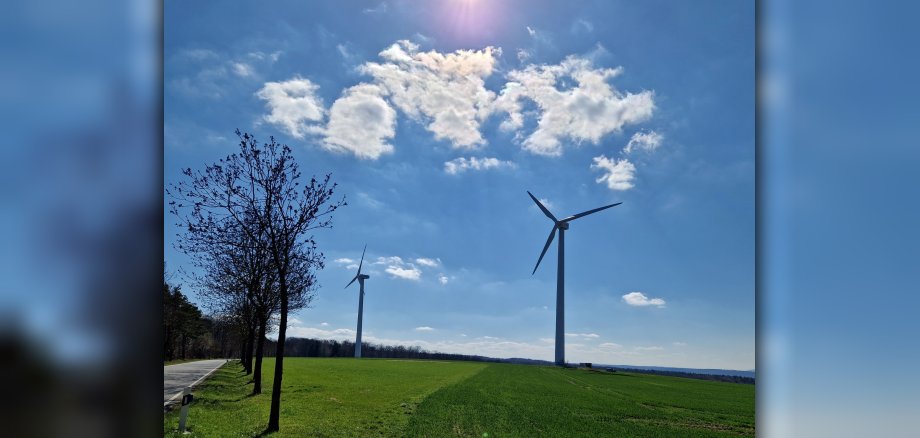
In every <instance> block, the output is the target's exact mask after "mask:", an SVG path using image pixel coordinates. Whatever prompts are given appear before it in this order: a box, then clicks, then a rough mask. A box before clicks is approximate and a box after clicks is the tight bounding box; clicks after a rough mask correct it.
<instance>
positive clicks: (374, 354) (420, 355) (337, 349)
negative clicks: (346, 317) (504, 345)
mask: <svg viewBox="0 0 920 438" xmlns="http://www.w3.org/2000/svg"><path fill="white" fill-rule="evenodd" d="M265 343H266V345H268V346H272V347H274V346H275V345H276V342H274V341H271V340H268V339H266V340H265ZM285 344H287V345H285V347H284V351H285V354H287V355H288V357H354V355H355V343H354V342H350V341H335V340H331V339H308V338H288V339H286V340H285ZM269 350H271V348H269ZM361 356H362V357H365V358H392V359H432V360H467V361H479V362H503V361H504V360H502V359H494V358H490V357H485V356H473V355H468V354H453V353H438V352H431V351H426V350H423V349H422V348H421V347H419V346H410V347H406V346H403V345H379V344H369V343H367V342H364V343H362V344H361Z"/></svg>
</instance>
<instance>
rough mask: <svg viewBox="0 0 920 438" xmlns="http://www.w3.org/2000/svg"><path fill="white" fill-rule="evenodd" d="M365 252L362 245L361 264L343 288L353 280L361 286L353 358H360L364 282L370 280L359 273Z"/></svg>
mask: <svg viewBox="0 0 920 438" xmlns="http://www.w3.org/2000/svg"><path fill="white" fill-rule="evenodd" d="M365 251H367V244H365V245H364V251H361V263H358V273H357V274H355V278H352V279H351V281H349V282H348V284H346V285H345V288H346V289H348V286H351V284H352V283H354V282H355V280H358V284H359V285H360V286H361V293H359V294H358V338H357V339H356V340H355V358H357V359H360V358H361V321H362V320H363V319H364V280H367V279H368V278H371V276H370V275H366V274H362V273H361V265H363V264H364V252H365Z"/></svg>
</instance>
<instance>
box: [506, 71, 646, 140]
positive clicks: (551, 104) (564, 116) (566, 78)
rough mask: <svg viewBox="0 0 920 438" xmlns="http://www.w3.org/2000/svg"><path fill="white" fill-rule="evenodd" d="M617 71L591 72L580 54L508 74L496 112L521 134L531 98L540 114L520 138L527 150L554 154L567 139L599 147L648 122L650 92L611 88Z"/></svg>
mask: <svg viewBox="0 0 920 438" xmlns="http://www.w3.org/2000/svg"><path fill="white" fill-rule="evenodd" d="M621 72H622V69H621V68H615V69H610V68H595V67H594V65H593V63H592V61H591V60H590V59H588V58H584V57H578V56H569V57H567V58H566V59H565V60H563V61H562V62H561V63H559V64H555V65H528V66H527V67H526V68H524V69H522V70H512V71H511V72H509V73H508V75H507V77H508V79H509V82H507V83H506V84H505V86H504V88H503V89H502V91H501V93H500V94H499V96H498V98H497V99H496V101H495V105H494V107H495V109H496V111H501V112H504V113H507V119H506V120H505V121H504V122H502V124H501V126H500V127H501V129H503V130H505V131H520V130H521V129H522V128H523V126H524V118H525V115H526V114H525V113H524V102H525V101H527V100H529V101H532V102H534V103H535V104H536V105H537V107H538V109H539V111H538V112H537V113H538V120H537V128H536V129H535V130H534V131H533V132H532V133H530V134H529V135H527V136H524V137H523V138H524V140H523V142H522V147H523V148H524V149H525V150H528V151H530V152H532V153H535V154H539V155H549V156H558V155H561V154H562V142H563V141H565V140H570V141H574V142H575V143H581V142H586V141H587V142H591V143H595V144H597V143H598V142H599V141H600V139H601V138H602V137H603V136H605V135H607V134H609V133H611V132H619V131H621V130H622V128H623V127H624V126H625V125H628V124H635V123H639V122H642V121H645V120H647V119H648V118H649V117H651V115H652V112H653V111H654V108H655V104H654V99H653V93H652V92H651V91H642V92H639V93H635V94H634V93H628V92H627V93H622V92H620V91H619V90H617V89H615V88H613V86H611V85H610V83H609V81H610V79H612V78H614V77H616V76H618V75H619V74H620V73H621ZM518 134H520V133H518Z"/></svg>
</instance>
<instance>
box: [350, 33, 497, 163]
mask: <svg viewBox="0 0 920 438" xmlns="http://www.w3.org/2000/svg"><path fill="white" fill-rule="evenodd" d="M500 53H501V49H496V48H493V47H486V48H485V49H483V50H457V51H455V52H453V53H447V54H444V53H439V52H437V51H429V52H419V50H418V45H416V44H415V43H413V42H411V41H408V40H401V41H399V42H397V43H396V44H393V45H392V46H390V47H388V48H387V49H385V50H383V51H382V52H380V54H379V55H380V57H381V58H382V60H383V62H379V63H378V62H368V63H365V64H364V65H363V66H361V67H360V71H361V72H363V73H365V74H368V75H370V76H372V77H373V78H374V82H375V83H376V84H378V85H380V87H382V88H383V89H384V90H386V93H387V95H388V97H389V99H390V101H391V102H392V103H393V105H394V106H395V107H396V108H397V109H399V110H400V111H402V112H403V113H404V114H406V115H407V116H408V117H410V118H411V119H413V120H416V121H418V122H419V123H422V124H425V127H426V129H428V131H430V132H432V133H433V134H434V137H435V139H438V140H447V141H449V142H450V143H451V145H452V146H453V147H455V148H475V147H477V146H479V145H481V144H483V143H485V140H484V139H483V137H482V135H481V134H480V132H479V126H480V122H481V121H482V120H484V119H485V118H486V117H488V115H489V114H490V113H491V104H492V101H493V100H494V98H495V93H493V92H492V91H489V90H487V89H486V88H485V84H484V78H486V77H488V76H490V75H491V74H492V71H493V68H494V66H495V63H496V56H498V55H499V54H500Z"/></svg>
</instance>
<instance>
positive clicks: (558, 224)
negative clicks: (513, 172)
mask: <svg viewBox="0 0 920 438" xmlns="http://www.w3.org/2000/svg"><path fill="white" fill-rule="evenodd" d="M527 194H528V195H530V199H533V202H535V203H536V204H537V207H540V210H541V211H542V212H543V214H545V215H546V217H548V218H549V219H550V220H551V221H553V229H552V230H551V231H550V232H549V238H547V239H546V245H543V252H541V253H540V258H539V259H537V265H536V266H534V267H533V272H531V274H530V275H533V274H535V273H536V272H537V268H539V267H540V262H541V261H543V256H545V255H546V250H547V249H549V245H550V244H551V243H553V239H554V238H556V230H561V231H565V230H568V229H569V222H571V221H573V220H575V219H578V218H580V217H585V216H587V215H589V214H593V213H597V212H599V211H601V210H606V209H608V208H610V207H616V206H617V205H620V204H622V202H617V203H616V204H610V205H605V206H603V207H598V208H595V209H592V210H588V211H583V212H581V213H578V214H573V215H571V216H569V217H567V218H564V219H562V220H559V219H556V216H553V214H552V213H550V211H549V209H547V208H546V206H544V205H543V203H542V202H540V200H539V199H537V197H536V196H534V195H533V193H530V191H528V192H527Z"/></svg>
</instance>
